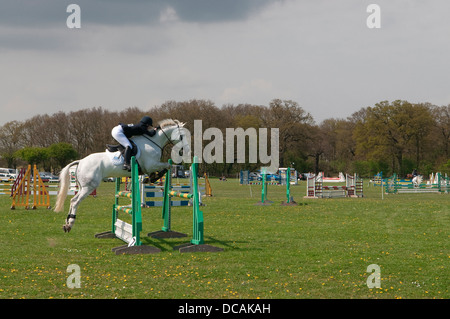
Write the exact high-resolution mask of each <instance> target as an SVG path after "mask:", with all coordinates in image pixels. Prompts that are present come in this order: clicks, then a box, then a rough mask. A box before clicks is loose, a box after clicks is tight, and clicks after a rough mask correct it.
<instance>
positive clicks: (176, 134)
mask: <svg viewBox="0 0 450 319" xmlns="http://www.w3.org/2000/svg"><path fill="white" fill-rule="evenodd" d="M184 125H185V123H181V122H180V121H178V120H172V119H168V120H163V121H161V122H160V123H159V126H158V129H157V130H156V132H157V133H156V134H155V135H154V136H153V137H149V136H146V135H142V136H134V137H132V138H131V140H132V141H133V142H134V143H135V144H136V146H137V148H138V149H139V151H140V154H138V155H137V156H136V157H137V162H138V163H139V166H140V169H141V170H142V173H146V174H148V175H150V174H151V173H154V172H160V171H163V170H165V169H168V168H169V164H168V163H167V162H166V163H164V162H161V155H162V150H163V148H164V147H165V146H166V145H167V144H168V143H171V144H172V145H175V144H178V143H180V144H181V145H177V146H181V150H183V151H186V152H189V151H190V150H189V145H190V144H189V142H190V141H187V139H186V138H185V136H186V135H187V134H186V133H187V132H186V131H187V130H186V129H185V128H184ZM188 136H189V135H188ZM75 165H77V170H76V180H77V184H78V189H79V191H78V193H77V194H76V195H75V196H74V197H73V198H72V199H71V200H70V208H69V213H68V215H67V218H66V223H65V224H64V225H63V230H64V231H65V232H69V231H70V230H71V229H72V228H73V226H74V223H75V217H76V213H77V208H78V205H80V203H81V202H82V201H83V199H85V198H86V197H87V196H88V195H89V194H90V193H91V192H92V191H93V190H94V189H96V188H97V187H98V186H99V185H100V182H101V181H102V179H103V178H105V177H127V176H128V177H129V176H131V173H130V172H128V171H126V170H123V169H122V165H121V164H119V163H114V161H113V160H112V153H111V152H109V151H106V152H101V153H93V154H90V155H88V156H86V157H85V158H83V159H81V160H78V161H74V162H72V163H70V164H68V165H67V166H66V167H64V168H63V170H62V171H61V173H60V174H59V181H60V187H59V192H58V196H57V199H56V205H55V212H61V211H63V209H64V202H65V200H66V198H67V190H68V188H69V182H70V180H69V177H70V176H69V168H70V167H72V166H75Z"/></svg>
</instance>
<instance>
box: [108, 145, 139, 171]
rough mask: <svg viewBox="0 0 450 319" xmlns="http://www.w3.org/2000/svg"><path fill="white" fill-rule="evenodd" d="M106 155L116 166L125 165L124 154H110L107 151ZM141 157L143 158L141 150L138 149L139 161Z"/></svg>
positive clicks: (118, 152)
mask: <svg viewBox="0 0 450 319" xmlns="http://www.w3.org/2000/svg"><path fill="white" fill-rule="evenodd" d="M106 154H108V157H109V159H110V160H111V163H112V164H113V165H114V166H119V165H123V161H124V159H123V156H122V154H120V151H117V152H110V151H108V150H107V149H106ZM139 157H141V150H140V149H139V147H138V149H137V154H136V159H138V158H139Z"/></svg>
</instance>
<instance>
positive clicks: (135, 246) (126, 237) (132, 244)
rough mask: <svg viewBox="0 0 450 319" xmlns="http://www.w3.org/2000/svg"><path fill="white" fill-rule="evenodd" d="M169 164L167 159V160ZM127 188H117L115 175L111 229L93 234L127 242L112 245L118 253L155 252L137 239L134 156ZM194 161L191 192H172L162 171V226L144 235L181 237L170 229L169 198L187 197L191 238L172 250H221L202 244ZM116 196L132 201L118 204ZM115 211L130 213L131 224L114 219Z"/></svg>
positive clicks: (138, 217)
mask: <svg viewBox="0 0 450 319" xmlns="http://www.w3.org/2000/svg"><path fill="white" fill-rule="evenodd" d="M169 163H170V164H171V160H169ZM131 169H132V174H131V191H120V178H116V195H115V196H116V201H115V203H114V205H113V212H112V215H113V220H112V230H111V231H107V232H103V233H99V234H96V235H95V237H96V238H119V239H121V240H123V241H125V242H126V243H127V245H124V246H120V247H116V248H113V252H115V253H116V254H117V255H118V254H147V253H158V252H160V251H161V250H160V249H159V248H156V247H151V246H146V245H142V242H141V239H140V232H141V231H142V215H141V214H142V210H141V198H140V197H141V196H140V187H139V176H138V167H137V163H136V159H135V157H132V159H131ZM197 170H198V162H197V158H196V157H194V162H193V164H192V172H193V191H192V193H180V192H175V191H172V190H171V189H170V188H171V187H170V179H171V176H170V170H169V171H168V172H167V173H166V179H165V185H164V190H165V191H164V197H163V209H162V210H163V211H162V217H163V220H164V225H163V227H162V229H161V231H157V232H153V233H149V234H148V236H150V237H152V238H168V237H171V236H173V237H185V236H186V235H185V234H182V233H178V232H173V231H172V230H171V206H172V205H171V202H172V201H171V197H180V198H191V199H192V201H193V204H192V207H193V239H192V240H191V241H190V242H189V243H187V244H183V245H179V246H176V247H174V250H179V251H180V252H197V251H204V252H206V251H209V252H213V251H221V250H223V249H221V248H217V247H213V246H210V245H206V244H204V235H203V227H204V225H203V212H202V211H200V209H199V192H198V181H197ZM119 197H127V198H131V200H132V203H131V207H130V206H120V205H118V198H119ZM119 211H125V212H127V213H129V214H131V220H132V223H131V224H129V223H126V222H124V221H123V220H120V219H118V213H119Z"/></svg>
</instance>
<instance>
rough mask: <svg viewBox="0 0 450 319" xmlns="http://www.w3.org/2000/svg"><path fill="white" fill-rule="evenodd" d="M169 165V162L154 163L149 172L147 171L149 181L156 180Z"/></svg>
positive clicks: (164, 172) (163, 173)
mask: <svg viewBox="0 0 450 319" xmlns="http://www.w3.org/2000/svg"><path fill="white" fill-rule="evenodd" d="M169 168H170V165H169V163H163V162H158V163H154V164H153V165H152V167H151V170H150V171H151V173H149V175H148V176H149V178H150V180H149V183H154V182H156V181H157V180H159V179H160V178H161V177H163V176H164V175H165V174H166V172H167V171H168V170H169Z"/></svg>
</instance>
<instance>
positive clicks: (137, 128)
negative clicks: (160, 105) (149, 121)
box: [119, 122, 156, 138]
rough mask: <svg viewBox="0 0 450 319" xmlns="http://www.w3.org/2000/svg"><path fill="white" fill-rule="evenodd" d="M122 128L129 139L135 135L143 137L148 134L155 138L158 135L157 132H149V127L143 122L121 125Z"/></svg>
mask: <svg viewBox="0 0 450 319" xmlns="http://www.w3.org/2000/svg"><path fill="white" fill-rule="evenodd" d="M119 124H120V125H121V126H122V129H123V133H124V134H125V136H126V137H127V138H130V137H132V136H135V135H142V134H147V135H150V136H153V135H155V134H156V130H154V129H153V130H147V126H146V125H144V124H143V123H142V122H139V123H138V124H122V123H119Z"/></svg>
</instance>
